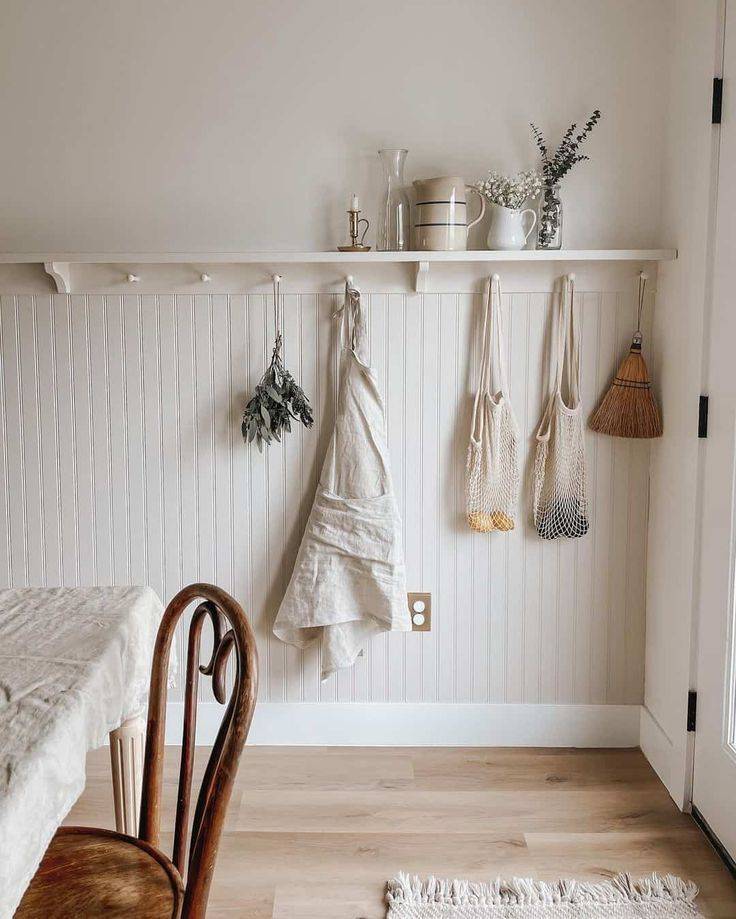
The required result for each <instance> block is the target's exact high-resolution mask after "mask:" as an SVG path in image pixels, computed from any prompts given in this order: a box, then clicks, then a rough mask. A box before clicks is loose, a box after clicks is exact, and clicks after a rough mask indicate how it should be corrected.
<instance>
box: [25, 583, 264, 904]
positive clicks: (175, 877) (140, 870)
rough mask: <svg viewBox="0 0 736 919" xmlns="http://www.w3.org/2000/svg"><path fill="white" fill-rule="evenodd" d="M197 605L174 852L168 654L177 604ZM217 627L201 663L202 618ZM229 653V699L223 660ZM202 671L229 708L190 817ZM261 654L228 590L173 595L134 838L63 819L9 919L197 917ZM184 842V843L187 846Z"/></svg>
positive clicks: (158, 660)
mask: <svg viewBox="0 0 736 919" xmlns="http://www.w3.org/2000/svg"><path fill="white" fill-rule="evenodd" d="M194 602H197V607H196V609H195V611H194V614H193V616H192V619H191V624H190V626H189V636H188V647H187V663H186V691H185V692H186V694H185V700H184V732H183V738H182V752H181V762H180V767H179V787H178V795H177V808H176V822H175V828H174V841H173V852H172V856H171V858H169V857H168V856H166V855H165V854H164V853H163V852H162V851H161V850H160V848H159V839H160V824H161V790H162V773H163V759H164V728H165V720H166V684H167V677H168V669H169V653H170V650H171V641H172V639H173V637H174V631H175V629H176V626H177V623H178V622H179V619H180V618H181V616H182V613H184V611H185V610H186V609H187V608H188V607H189V606H190V605H191V604H192V603H194ZM207 619H209V620H210V622H211V624H212V628H213V630H214V643H213V652H212V656H211V658H210V661H209V662H208V663H207V664H205V665H200V643H201V637H202V629H203V627H204V624H205V621H206V620H207ZM232 652H234V656H235V667H234V670H235V682H234V686H233V689H232V692H231V694H230V698H229V700H227V692H226V667H227V662H228V659H229V658H230V655H231V653H232ZM200 673H202V674H205V675H207V676H210V677H211V678H212V688H213V692H214V695H215V698H216V699H217V701H218V702H220V703H221V704H223V705H224V704H225V702H226V701H227V708H226V710H225V715H224V718H223V721H222V724H221V726H220V730H219V732H218V734H217V739H216V740H215V745H214V747H213V749H212V753H211V754H210V758H209V760H208V762H207V766H206V768H205V772H204V778H203V779H202V784H201V786H200V790H199V795H198V797H197V801H196V805H195V807H194V814H193V817H192V819H191V832H190V833H189V832H188V829H189V824H190V801H191V789H192V773H193V767H194V744H195V736H196V719H197V684H198V680H199V675H200ZM257 688H258V658H257V654H256V643H255V638H254V637H253V632H252V630H251V627H250V625H249V623H248V620H247V619H246V617H245V614H244V613H243V610H242V609H241V608H240V606H238V604H237V603H236V602H235V600H233V598H232V597H231V596H229V594H227V593H225V591H223V590H220V589H219V588H217V587H213V586H211V585H209V584H193V585H191V586H190V587H185V588H184V590H182V591H180V592H179V593H178V594H177V595H176V596H175V597H174V599H173V600H172V601H171V603H169V605H168V607H167V608H166V612H165V613H164V617H163V619H162V621H161V626H160V628H159V631H158V636H157V638H156V645H155V650H154V657H153V668H152V672H151V689H150V696H149V708H148V726H147V731H146V751H145V759H144V767H143V789H142V796H141V814H140V829H139V833H138V838H134V837H132V836H126V835H124V834H122V833H114V832H112V831H110V830H102V829H95V828H87V827H62V828H61V829H60V830H59V831H58V832H57V833H56V835H55V836H54V838H53V839H52V841H51V844H50V845H49V847H48V849H47V851H46V854H45V856H44V858H43V861H42V862H41V866H40V867H39V869H38V871H37V873H36V875H35V876H34V878H33V880H32V881H31V884H30V887H29V888H28V890H27V891H26V893H25V896H24V897H23V901H22V902H21V905H20V906H19V907H18V911H17V912H16V914H15V919H93V917H94V919H98V917H102V916H104V917H110V919H113V917H126V919H133V917H135V919H164V917H165V919H180V917H181V919H202V917H204V916H205V913H206V911H207V898H208V896H209V890H210V884H211V882H212V874H213V872H214V867H215V859H216V857H217V849H218V845H219V842H220V835H221V833H222V827H223V823H224V820H225V812H226V810H227V806H228V802H229V800H230V794H231V792H232V789H233V782H234V780H235V775H236V772H237V768H238V761H239V759H240V754H241V752H242V750H243V747H244V745H245V740H246V737H247V736H248V729H249V727H250V722H251V719H252V717H253V709H254V707H255V702H256V694H257ZM187 841H188V843H189V844H188V845H187Z"/></svg>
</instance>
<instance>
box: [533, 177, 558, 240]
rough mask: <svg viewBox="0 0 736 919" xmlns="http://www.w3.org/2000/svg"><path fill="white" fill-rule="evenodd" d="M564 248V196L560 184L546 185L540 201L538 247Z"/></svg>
mask: <svg viewBox="0 0 736 919" xmlns="http://www.w3.org/2000/svg"><path fill="white" fill-rule="evenodd" d="M561 248H562V198H561V197H560V186H559V184H557V185H545V186H544V188H543V189H542V197H541V198H540V201H539V220H538V221H537V249H561Z"/></svg>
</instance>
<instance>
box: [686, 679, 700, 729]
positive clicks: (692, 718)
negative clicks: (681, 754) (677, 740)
mask: <svg viewBox="0 0 736 919" xmlns="http://www.w3.org/2000/svg"><path fill="white" fill-rule="evenodd" d="M697 714H698V694H697V692H695V690H694V689H691V690H690V692H688V694H687V730H688V733H692V731H694V730H695V722H696V720H697Z"/></svg>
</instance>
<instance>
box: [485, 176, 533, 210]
mask: <svg viewBox="0 0 736 919" xmlns="http://www.w3.org/2000/svg"><path fill="white" fill-rule="evenodd" d="M474 188H477V189H478V191H479V192H480V193H481V194H482V195H484V196H485V197H486V198H488V200H489V201H491V202H492V203H493V204H498V205H499V206H500V207H509V208H511V209H512V210H514V211H518V210H520V208H522V207H523V206H524V202H525V201H528V200H529V198H534V197H536V196H537V195H538V194H539V192H540V191H541V190H542V177H541V176H540V175H539V173H538V172H535V171H534V170H533V169H530V170H529V171H528V172H519V173H517V174H516V175H515V176H505V175H502V174H501V173H500V172H489V173H488V176H487V178H485V179H481V180H480V181H478V182H476V183H475V186H474Z"/></svg>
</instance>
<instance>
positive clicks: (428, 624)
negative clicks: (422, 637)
mask: <svg viewBox="0 0 736 919" xmlns="http://www.w3.org/2000/svg"><path fill="white" fill-rule="evenodd" d="M406 596H407V601H408V605H409V615H410V616H411V628H412V631H413V632H429V631H431V629H432V594H426V593H417V592H411V591H410V592H409V593H407V595H406Z"/></svg>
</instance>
